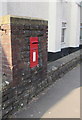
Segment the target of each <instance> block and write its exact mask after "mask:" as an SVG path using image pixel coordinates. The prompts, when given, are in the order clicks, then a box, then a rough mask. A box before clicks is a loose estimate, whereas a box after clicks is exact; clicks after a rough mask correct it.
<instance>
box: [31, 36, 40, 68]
mask: <svg viewBox="0 0 82 120" xmlns="http://www.w3.org/2000/svg"><path fill="white" fill-rule="evenodd" d="M37 65H38V37H30V67H31V68H33V67H35V66H37Z"/></svg>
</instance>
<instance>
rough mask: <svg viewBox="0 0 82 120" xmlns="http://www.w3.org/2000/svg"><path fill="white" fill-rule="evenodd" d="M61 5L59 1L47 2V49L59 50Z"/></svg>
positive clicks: (50, 50) (51, 50)
mask: <svg viewBox="0 0 82 120" xmlns="http://www.w3.org/2000/svg"><path fill="white" fill-rule="evenodd" d="M61 26H62V5H61V2H60V1H59V2H56V1H55V2H50V3H49V21H48V30H49V31H48V51H49V52H57V51H60V50H61Z"/></svg>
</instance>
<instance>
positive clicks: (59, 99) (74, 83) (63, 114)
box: [12, 65, 80, 118]
mask: <svg viewBox="0 0 82 120" xmlns="http://www.w3.org/2000/svg"><path fill="white" fill-rule="evenodd" d="M12 118H80V65H78V66H77V67H75V68H73V70H71V71H69V72H68V73H67V74H65V75H64V76H63V77H62V78H60V79H59V80H57V81H56V82H55V83H53V85H51V86H49V87H48V88H46V89H45V90H44V91H43V92H42V93H40V94H39V95H38V96H37V97H35V98H33V100H32V101H31V102H30V103H29V104H28V105H27V106H26V107H24V108H22V109H21V110H19V111H18V112H16V113H15V114H14V115H13V116H12Z"/></svg>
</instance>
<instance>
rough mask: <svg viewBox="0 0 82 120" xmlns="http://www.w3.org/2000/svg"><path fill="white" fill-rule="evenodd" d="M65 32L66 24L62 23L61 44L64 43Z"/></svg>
mask: <svg viewBox="0 0 82 120" xmlns="http://www.w3.org/2000/svg"><path fill="white" fill-rule="evenodd" d="M65 31H66V22H62V34H61V42H65V41H64V38H65Z"/></svg>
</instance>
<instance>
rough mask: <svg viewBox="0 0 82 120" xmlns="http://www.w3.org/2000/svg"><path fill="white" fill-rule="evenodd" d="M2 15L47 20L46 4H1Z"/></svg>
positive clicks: (47, 4)
mask: <svg viewBox="0 0 82 120" xmlns="http://www.w3.org/2000/svg"><path fill="white" fill-rule="evenodd" d="M2 5H3V6H2V7H3V9H2V12H3V14H2V15H7V14H10V15H17V16H27V17H36V18H42V19H45V20H48V6H49V3H48V2H2Z"/></svg>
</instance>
